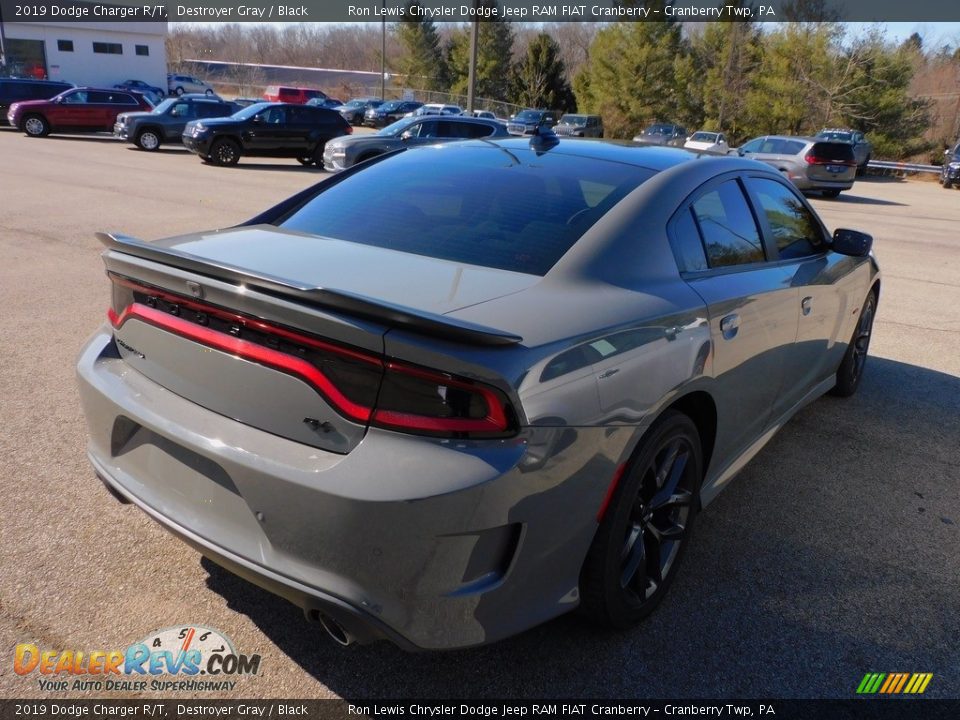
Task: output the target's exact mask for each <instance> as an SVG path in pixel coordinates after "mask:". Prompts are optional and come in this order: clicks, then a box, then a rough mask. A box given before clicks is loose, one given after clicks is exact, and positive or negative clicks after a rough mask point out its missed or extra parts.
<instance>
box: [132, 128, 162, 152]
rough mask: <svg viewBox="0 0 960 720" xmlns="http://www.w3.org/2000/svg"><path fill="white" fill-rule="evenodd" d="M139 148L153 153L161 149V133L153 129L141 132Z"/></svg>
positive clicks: (138, 141) (139, 134)
mask: <svg viewBox="0 0 960 720" xmlns="http://www.w3.org/2000/svg"><path fill="white" fill-rule="evenodd" d="M137 147H138V148H140V149H141V150H146V151H148V152H153V151H154V150H156V149H157V148H159V147H160V133H158V132H157V131H156V130H153V129H147V130H141V131H140V132H139V133H138V134H137Z"/></svg>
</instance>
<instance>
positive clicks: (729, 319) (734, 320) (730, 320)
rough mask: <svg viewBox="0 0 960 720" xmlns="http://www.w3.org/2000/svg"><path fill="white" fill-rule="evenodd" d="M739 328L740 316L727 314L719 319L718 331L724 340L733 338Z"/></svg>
mask: <svg viewBox="0 0 960 720" xmlns="http://www.w3.org/2000/svg"><path fill="white" fill-rule="evenodd" d="M739 329H740V316H739V315H736V314H734V315H727V316H726V317H725V318H723V319H722V320H721V321H720V332H721V333H723V338H724V340H733V338H735V337H736V336H737V331H738V330H739Z"/></svg>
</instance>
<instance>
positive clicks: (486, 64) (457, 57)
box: [447, 0, 513, 100]
mask: <svg viewBox="0 0 960 720" xmlns="http://www.w3.org/2000/svg"><path fill="white" fill-rule="evenodd" d="M496 4H497V3H496V1H495V0H488V1H486V2H482V3H481V5H484V6H491V7H492V6H495V5H496ZM447 64H448V66H449V68H450V76H451V91H452V92H454V93H460V94H463V95H466V94H467V84H468V82H469V73H470V29H469V28H466V29H464V30H461V31H458V32H457V33H456V34H454V35H453V37H452V38H451V40H450V46H449V49H448V51H447ZM512 70H513V28H512V27H511V26H510V23H509V22H504V21H502V20H489V21H484V22H482V23H480V30H479V35H478V37H477V77H476V86H475V94H476V96H477V97H478V98H488V99H492V100H507V99H508V98H509V96H510V90H511V88H510V80H511V78H512Z"/></svg>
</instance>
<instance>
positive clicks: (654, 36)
mask: <svg viewBox="0 0 960 720" xmlns="http://www.w3.org/2000/svg"><path fill="white" fill-rule="evenodd" d="M657 5H659V6H660V7H661V8H662V6H663V3H662V2H659V3H658V2H654V3H650V4H649V7H651V8H655V7H656V6H657ZM688 54H689V51H688V48H687V47H686V44H685V43H684V41H683V38H682V35H681V29H680V24H679V23H676V22H673V21H665V22H652V21H648V22H618V23H612V24H611V25H609V26H607V27H605V28H603V29H602V30H600V31H599V32H598V33H597V36H596V39H595V40H594V42H593V45H592V46H591V48H590V63H589V65H588V66H587V67H585V68H584V69H583V70H581V72H580V73H579V74H578V76H577V77H576V78H575V79H574V91H575V92H576V95H577V106H578V108H579V109H580V110H581V111H583V112H590V113H598V114H600V115H602V116H603V124H604V129H605V132H606V134H607V135H608V136H610V137H631V136H632V135H633V134H635V133H636V132H638V131H639V130H640V129H641V128H642V127H644V126H645V125H648V124H649V123H651V122H654V121H664V122H671V121H672V122H677V121H683V118H682V117H680V115H681V111H683V110H684V109H685V108H687V106H688V102H687V96H686V93H687V87H686V84H683V83H681V82H680V81H678V75H679V76H680V78H681V79H683V80H684V81H687V80H688V78H687V76H688V74H689V69H690V66H689V59H688Z"/></svg>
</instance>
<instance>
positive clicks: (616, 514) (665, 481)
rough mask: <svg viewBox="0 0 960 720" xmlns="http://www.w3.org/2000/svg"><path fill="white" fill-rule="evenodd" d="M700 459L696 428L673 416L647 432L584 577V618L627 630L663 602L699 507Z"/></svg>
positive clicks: (615, 497)
mask: <svg viewBox="0 0 960 720" xmlns="http://www.w3.org/2000/svg"><path fill="white" fill-rule="evenodd" d="M702 463H703V461H702V451H701V447H700V435H699V433H698V432H697V427H696V425H694V424H693V421H692V420H691V419H690V418H689V417H687V416H686V415H684V414H682V413H680V412H676V411H672V410H671V411H668V412H667V413H666V414H664V415H663V416H662V417H661V418H660V419H659V420H658V421H657V422H656V424H654V426H653V427H652V428H651V429H650V430H649V431H648V432H647V434H646V436H645V438H644V440H643V441H641V445H640V446H639V447H638V449H637V450H636V452H635V453H634V456H633V458H631V460H630V461H629V463H628V464H627V468H626V470H625V472H624V474H623V476H622V477H621V479H620V482H619V485H618V487H617V489H616V490H615V492H614V495H613V498H612V500H611V502H610V505H609V506H608V508H607V511H606V513H605V515H604V516H603V518H602V520H601V522H600V526H599V527H598V528H597V534H596V536H595V537H594V539H593V544H592V545H591V546H590V550H589V552H588V553H587V558H586V560H585V561H584V564H583V569H582V570H581V573H580V595H581V610H582V611H583V612H584V613H585V614H586V615H587V616H588V617H589V618H590V619H591V620H593V621H594V622H596V623H598V624H600V625H603V626H606V627H613V628H618V629H625V628H628V627H630V626H632V625H635V624H636V623H638V622H640V621H641V620H642V619H643V618H645V617H646V616H647V615H649V614H650V613H651V612H652V611H653V609H654V608H656V607H657V605H658V604H659V603H660V601H661V600H662V599H663V596H664V595H665V594H666V592H667V590H668V588H669V587H670V583H671V582H672V581H673V578H674V577H675V576H676V573H677V568H678V567H679V565H680V561H681V559H682V557H683V553H684V550H685V549H686V545H687V543H686V540H687V539H688V538H689V537H690V533H691V532H692V530H693V522H694V519H695V518H696V514H697V508H698V505H699V493H700V480H701V478H702V470H701V468H702Z"/></svg>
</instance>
